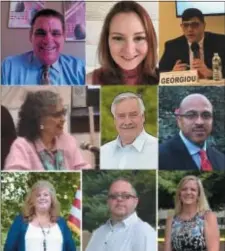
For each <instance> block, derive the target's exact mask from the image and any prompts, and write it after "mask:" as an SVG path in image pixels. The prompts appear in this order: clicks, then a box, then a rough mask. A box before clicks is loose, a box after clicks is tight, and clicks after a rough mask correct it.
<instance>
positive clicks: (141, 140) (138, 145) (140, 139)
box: [116, 129, 147, 152]
mask: <svg viewBox="0 0 225 251" xmlns="http://www.w3.org/2000/svg"><path fill="white" fill-rule="evenodd" d="M146 134H147V133H146V132H145V130H144V129H143V130H142V132H141V133H140V134H139V135H138V136H137V138H136V139H135V140H134V141H133V142H132V143H131V144H128V145H125V146H122V144H121V139H120V137H119V135H118V136H117V138H116V149H119V148H125V147H130V146H133V147H134V148H135V149H136V150H137V151H138V152H141V151H142V149H143V147H144V144H145V140H146Z"/></svg>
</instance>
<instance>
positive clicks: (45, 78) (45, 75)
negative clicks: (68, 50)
mask: <svg viewBox="0 0 225 251" xmlns="http://www.w3.org/2000/svg"><path fill="white" fill-rule="evenodd" d="M49 68H50V65H43V67H42V74H41V85H50V79H49Z"/></svg>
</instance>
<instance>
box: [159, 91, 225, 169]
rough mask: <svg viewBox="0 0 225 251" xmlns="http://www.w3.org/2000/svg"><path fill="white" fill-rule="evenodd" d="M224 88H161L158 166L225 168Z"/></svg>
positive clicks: (167, 167) (171, 167) (173, 167)
mask: <svg viewBox="0 0 225 251" xmlns="http://www.w3.org/2000/svg"><path fill="white" fill-rule="evenodd" d="M224 94H225V89H224V87H222V86H221V87H220V86H218V87H216V86H214V87H213V88H212V87H179V86H176V87H160V88H159V142H160V145H159V169H162V170H200V171H213V170H215V171H225V139H224V133H225V132H224V121H225V114H224V105H225V103H224V102H225V100H224Z"/></svg>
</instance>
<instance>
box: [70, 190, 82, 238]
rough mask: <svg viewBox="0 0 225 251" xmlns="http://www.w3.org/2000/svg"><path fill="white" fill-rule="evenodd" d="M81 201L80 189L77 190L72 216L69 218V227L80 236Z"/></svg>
mask: <svg viewBox="0 0 225 251" xmlns="http://www.w3.org/2000/svg"><path fill="white" fill-rule="evenodd" d="M81 201H82V194H81V190H80V188H78V189H77V191H76V193H75V196H74V200H73V204H72V208H71V210H70V215H69V218H68V225H69V227H70V228H71V229H72V231H74V232H76V233H77V234H78V235H80V225H81Z"/></svg>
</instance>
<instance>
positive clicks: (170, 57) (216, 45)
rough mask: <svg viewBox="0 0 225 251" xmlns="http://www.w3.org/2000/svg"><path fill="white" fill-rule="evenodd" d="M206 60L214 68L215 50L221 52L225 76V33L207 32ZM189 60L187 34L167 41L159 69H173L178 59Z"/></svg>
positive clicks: (186, 61)
mask: <svg viewBox="0 0 225 251" xmlns="http://www.w3.org/2000/svg"><path fill="white" fill-rule="evenodd" d="M203 50H204V61H205V64H206V66H207V67H208V68H210V69H212V58H213V54H214V53H215V52H218V53H219V56H220V58H221V61H222V68H223V77H224V78H225V35H222V34H215V33H211V32H205V38H204V43H203ZM178 59H180V60H181V61H182V63H186V64H190V62H189V46H188V42H187V39H186V38H185V36H181V37H178V38H175V39H173V40H170V41H167V42H166V43H165V51H164V53H163V56H162V57H161V60H160V62H159V71H160V72H164V71H172V69H173V67H174V65H175V63H176V61H177V60H178Z"/></svg>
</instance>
